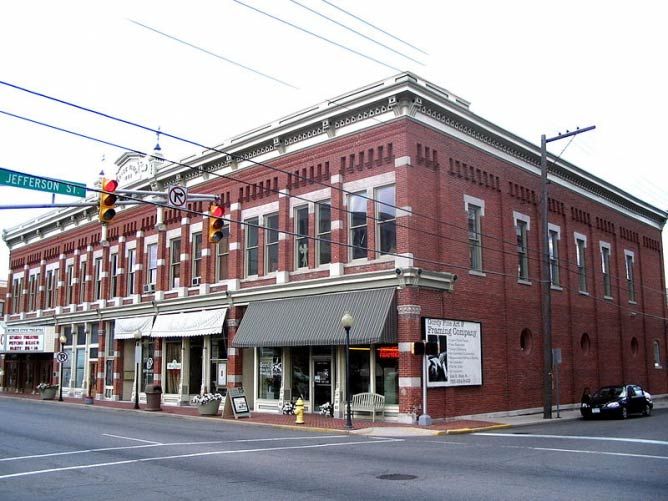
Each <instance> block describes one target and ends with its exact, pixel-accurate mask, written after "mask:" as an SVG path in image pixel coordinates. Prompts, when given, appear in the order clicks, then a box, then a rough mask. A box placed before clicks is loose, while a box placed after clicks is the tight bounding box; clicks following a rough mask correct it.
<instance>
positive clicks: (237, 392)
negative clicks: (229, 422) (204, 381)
mask: <svg viewBox="0 0 668 501" xmlns="http://www.w3.org/2000/svg"><path fill="white" fill-rule="evenodd" d="M232 416H234V419H239V418H240V417H250V409H249V408H248V400H246V393H245V392H244V389H243V388H241V387H238V388H228V390H227V396H226V397H225V407H223V417H224V418H227V417H232Z"/></svg>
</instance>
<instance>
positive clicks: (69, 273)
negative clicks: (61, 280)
mask: <svg viewBox="0 0 668 501" xmlns="http://www.w3.org/2000/svg"><path fill="white" fill-rule="evenodd" d="M73 280H74V265H73V264H68V265H67V270H66V273H65V304H72V301H73V298H72V290H73V289H74V287H72V286H73V284H72V281H73Z"/></svg>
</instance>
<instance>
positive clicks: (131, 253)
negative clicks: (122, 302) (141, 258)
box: [125, 249, 137, 296]
mask: <svg viewBox="0 0 668 501" xmlns="http://www.w3.org/2000/svg"><path fill="white" fill-rule="evenodd" d="M136 258H137V250H136V249H128V262H127V270H126V271H125V273H126V274H127V277H128V283H127V291H128V293H127V295H128V296H129V295H131V294H134V293H135V273H136V271H135V264H136Z"/></svg>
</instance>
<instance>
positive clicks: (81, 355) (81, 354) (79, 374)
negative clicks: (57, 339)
mask: <svg viewBox="0 0 668 501" xmlns="http://www.w3.org/2000/svg"><path fill="white" fill-rule="evenodd" d="M75 352H76V372H75V373H74V387H75V388H82V387H83V382H84V369H85V365H84V364H85V362H86V348H85V347H84V346H82V347H80V348H77V349H76V350H75Z"/></svg>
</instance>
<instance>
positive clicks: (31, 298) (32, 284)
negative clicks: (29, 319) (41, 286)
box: [28, 274, 39, 311]
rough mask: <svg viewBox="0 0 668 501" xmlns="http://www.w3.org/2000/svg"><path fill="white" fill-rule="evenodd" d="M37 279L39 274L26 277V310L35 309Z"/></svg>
mask: <svg viewBox="0 0 668 501" xmlns="http://www.w3.org/2000/svg"><path fill="white" fill-rule="evenodd" d="M38 281H39V274H36V275H30V277H29V278H28V311H33V310H34V309H35V299H36V296H37V283H38Z"/></svg>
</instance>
